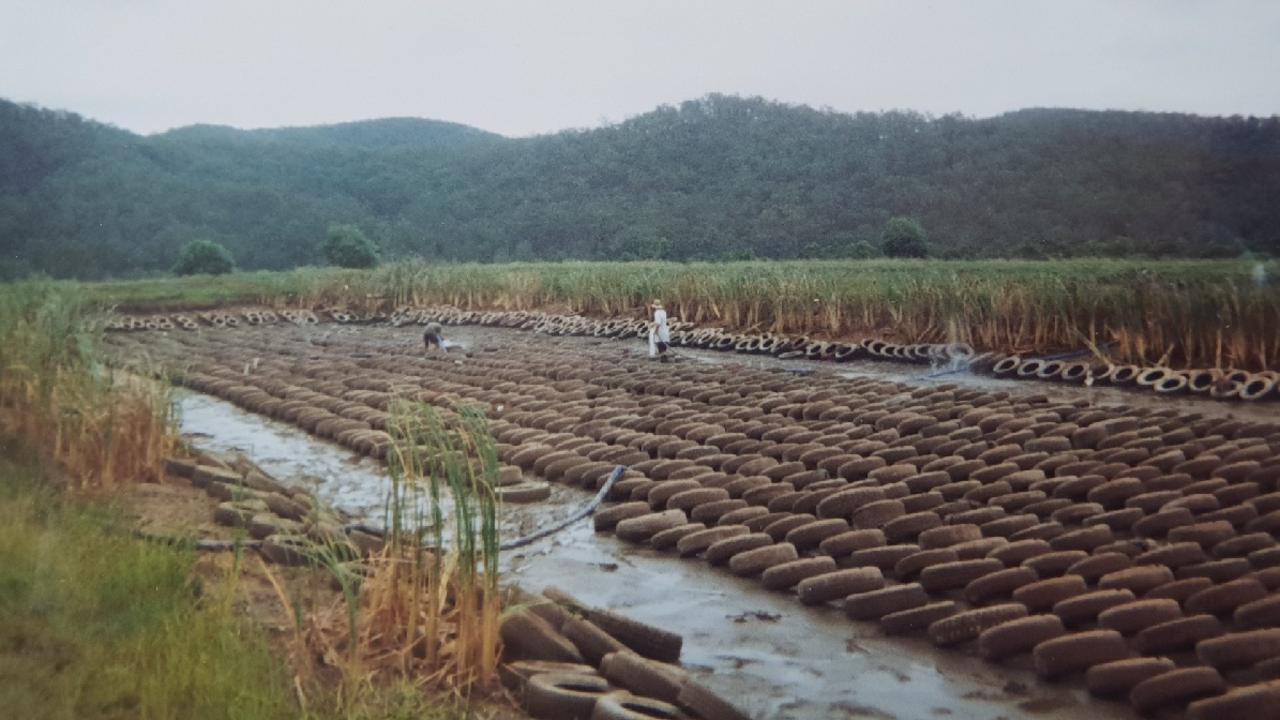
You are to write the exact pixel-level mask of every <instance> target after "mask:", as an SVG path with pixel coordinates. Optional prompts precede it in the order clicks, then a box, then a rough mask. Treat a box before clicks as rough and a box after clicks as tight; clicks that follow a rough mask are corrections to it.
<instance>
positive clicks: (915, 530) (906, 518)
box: [881, 511, 942, 543]
mask: <svg viewBox="0 0 1280 720" xmlns="http://www.w3.org/2000/svg"><path fill="white" fill-rule="evenodd" d="M941 525H942V518H941V517H940V516H939V515H938V513H936V512H933V511H925V512H918V513H912V514H910V515H903V516H901V517H898V518H894V519H893V520H890V521H889V522H888V523H886V524H885V526H884V527H883V528H881V529H882V530H883V531H884V536H885V538H886V539H887V540H888V541H889V542H890V543H897V542H902V541H904V540H912V539H914V538H915V537H917V536H918V535H919V534H920V533H922V532H924V531H925V530H929V529H931V528H935V527H940V526H941Z"/></svg>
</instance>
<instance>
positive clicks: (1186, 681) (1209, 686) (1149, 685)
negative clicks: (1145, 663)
mask: <svg viewBox="0 0 1280 720" xmlns="http://www.w3.org/2000/svg"><path fill="white" fill-rule="evenodd" d="M1226 691H1227V682H1226V681H1225V680H1223V679H1222V675H1221V674H1219V673H1218V671H1217V670H1215V669H1213V668H1211V667H1189V668H1178V669H1176V670H1170V671H1168V672H1165V673H1161V674H1159V675H1156V676H1154V677H1149V678H1147V679H1146V680H1143V681H1142V682H1140V683H1138V684H1137V685H1134V686H1133V690H1130V691H1129V702H1130V704H1132V705H1133V708H1134V709H1135V710H1137V711H1138V712H1140V713H1148V712H1151V711H1152V710H1155V709H1157V708H1161V707H1164V706H1167V705H1177V706H1182V705H1186V704H1187V703H1189V702H1191V701H1193V700H1199V699H1200V698H1204V697H1212V696H1215V695H1221V694H1222V693H1224V692H1226Z"/></svg>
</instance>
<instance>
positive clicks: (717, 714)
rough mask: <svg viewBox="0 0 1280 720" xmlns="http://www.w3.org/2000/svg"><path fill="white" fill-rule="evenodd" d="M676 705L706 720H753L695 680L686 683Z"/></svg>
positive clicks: (681, 689)
mask: <svg viewBox="0 0 1280 720" xmlns="http://www.w3.org/2000/svg"><path fill="white" fill-rule="evenodd" d="M676 704H677V705H679V706H680V707H681V708H683V709H685V710H687V711H688V712H689V713H691V714H692V715H693V716H694V717H697V718H704V719H705V720H751V718H750V716H748V715H747V714H746V713H744V712H743V711H741V710H739V709H738V708H736V707H734V706H733V704H732V703H730V702H729V701H728V700H725V699H724V698H722V697H720V696H719V695H717V694H716V693H713V692H711V691H710V690H708V689H707V688H705V687H703V686H702V685H701V684H699V683H697V682H695V681H693V680H687V681H685V683H684V686H683V687H681V688H680V695H679V697H678V698H677V699H676Z"/></svg>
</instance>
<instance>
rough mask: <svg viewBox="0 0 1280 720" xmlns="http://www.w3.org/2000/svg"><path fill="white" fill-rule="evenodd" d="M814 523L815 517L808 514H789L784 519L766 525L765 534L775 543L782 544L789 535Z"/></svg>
mask: <svg viewBox="0 0 1280 720" xmlns="http://www.w3.org/2000/svg"><path fill="white" fill-rule="evenodd" d="M813 521H814V517H813V516H812V515H810V514H808V513H787V514H786V515H785V516H784V517H780V518H778V519H777V520H775V521H773V522H771V523H769V524H768V525H766V526H765V528H764V534H766V535H768V536H769V537H770V538H772V539H773V541H774V542H782V539H783V538H785V537H786V536H787V533H789V532H791V531H792V530H795V529H796V528H798V527H803V526H805V525H808V524H809V523H811V522H813Z"/></svg>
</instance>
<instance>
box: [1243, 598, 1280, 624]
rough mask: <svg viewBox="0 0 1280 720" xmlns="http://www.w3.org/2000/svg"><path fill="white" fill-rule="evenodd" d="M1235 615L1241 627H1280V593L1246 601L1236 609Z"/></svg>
mask: <svg viewBox="0 0 1280 720" xmlns="http://www.w3.org/2000/svg"><path fill="white" fill-rule="evenodd" d="M1234 617H1235V621H1236V624H1237V625H1240V626H1241V627H1246V628H1265V627H1280V595H1271V596H1268V597H1265V598H1262V599H1260V600H1254V601H1253V602H1249V603H1245V604H1244V605H1241V606H1239V607H1237V608H1236V609H1235V613H1234Z"/></svg>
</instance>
